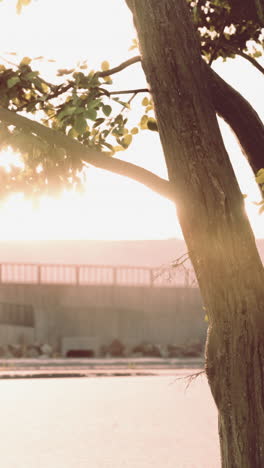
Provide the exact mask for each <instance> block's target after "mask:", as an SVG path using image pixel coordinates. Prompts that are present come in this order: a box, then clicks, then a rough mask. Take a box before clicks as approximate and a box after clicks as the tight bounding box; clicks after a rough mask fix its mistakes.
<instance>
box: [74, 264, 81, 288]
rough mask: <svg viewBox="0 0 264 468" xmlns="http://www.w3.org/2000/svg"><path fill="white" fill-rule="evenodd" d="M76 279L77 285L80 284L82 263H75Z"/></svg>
mask: <svg viewBox="0 0 264 468" xmlns="http://www.w3.org/2000/svg"><path fill="white" fill-rule="evenodd" d="M75 281H76V285H77V286H79V285H80V265H75Z"/></svg>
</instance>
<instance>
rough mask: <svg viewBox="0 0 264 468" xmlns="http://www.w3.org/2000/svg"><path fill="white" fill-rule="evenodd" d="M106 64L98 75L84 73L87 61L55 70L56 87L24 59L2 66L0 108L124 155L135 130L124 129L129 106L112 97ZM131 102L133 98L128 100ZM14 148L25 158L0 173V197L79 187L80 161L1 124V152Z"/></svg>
mask: <svg viewBox="0 0 264 468" xmlns="http://www.w3.org/2000/svg"><path fill="white" fill-rule="evenodd" d="M109 67H110V65H109V63H108V62H107V61H104V62H103V63H102V65H101V71H98V72H95V71H93V70H90V71H89V70H87V68H88V67H87V64H86V62H84V63H82V64H79V66H78V67H77V68H76V69H71V70H67V69H61V70H58V76H59V77H62V78H63V79H64V81H63V82H62V83H61V84H60V85H54V84H52V83H48V82H46V81H45V80H44V79H42V78H41V77H40V75H39V72H38V71H36V70H34V69H33V68H32V67H31V60H30V58H28V57H24V58H23V60H22V61H21V62H20V64H19V65H18V66H17V68H14V67H13V68H11V67H8V68H7V67H6V66H4V65H1V66H0V105H1V106H2V107H4V108H6V109H9V110H12V111H14V112H16V113H17V112H21V111H23V112H26V113H27V114H31V115H34V116H35V117H36V118H37V120H39V121H41V122H42V123H43V124H44V125H45V126H48V127H49V128H51V129H54V130H56V131H58V132H60V133H63V134H66V135H68V136H69V137H71V138H73V139H76V140H78V141H79V142H80V143H82V144H83V145H84V146H85V147H87V148H91V149H96V150H99V151H103V150H106V151H108V152H109V151H110V152H109V156H111V155H114V153H115V152H116V151H121V150H125V149H127V148H128V146H129V145H130V144H131V142H132V139H133V135H135V134H136V133H138V128H137V127H133V128H132V129H129V128H128V125H127V124H128V118H127V116H126V114H127V111H128V109H129V107H130V104H129V103H128V102H125V101H121V100H120V99H119V97H118V96H116V95H114V96H111V93H110V92H109V91H108V90H107V86H108V85H109V82H110V80H111V78H110V76H109V75H106V76H102V77H101V74H102V75H104V73H105V72H106V71H108V70H109ZM130 102H131V99H130ZM8 147H12V148H13V149H14V150H16V151H19V152H21V153H22V155H23V160H24V166H22V167H21V168H20V171H19V168H16V169H15V170H14V171H12V177H11V176H10V174H6V175H5V174H4V173H3V172H4V170H3V169H2V177H1V180H2V184H1V191H2V193H8V192H10V191H17V190H19V191H23V192H24V193H26V194H28V195H32V194H34V195H36V194H37V193H38V192H41V193H43V192H45V193H47V192H48V193H50V192H51V193H53V194H54V193H56V192H58V191H60V190H61V189H62V188H65V187H66V188H67V187H74V186H76V187H77V186H79V188H80V186H81V184H82V178H81V177H80V172H81V170H82V168H83V159H82V158H81V157H80V158H79V159H76V158H75V159H74V160H72V158H71V157H69V155H67V154H66V153H65V151H64V150H62V149H61V148H53V147H50V145H49V144H48V143H47V142H46V141H42V140H41V139H40V138H39V137H36V135H33V134H25V132H24V131H22V130H21V129H19V128H12V126H11V127H10V126H5V125H2V130H1V134H0V149H1V150H5V149H7V148H8ZM19 172H20V173H19Z"/></svg>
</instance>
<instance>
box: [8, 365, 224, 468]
mask: <svg viewBox="0 0 264 468" xmlns="http://www.w3.org/2000/svg"><path fill="white" fill-rule="evenodd" d="M188 372H189V373H193V372H194V371H193V370H189V371H187V370H183V369H182V370H180V371H178V375H177V376H154V377H149V376H148V377H142V376H137V377H133V376H132V377H107V378H104V377H101V378H96V377H95V378H93V377H92V378H82V379H80V378H71V379H56V378H54V379H28V380H24V379H23V380H1V381H0V392H1V399H0V414H1V425H0V453H1V467H2V468H47V467H48V468H88V467H89V468H220V461H219V447H218V438H217V416H216V408H215V405H214V403H213V400H212V397H211V394H210V391H209V388H208V385H207V382H206V379H205V377H204V376H203V375H202V376H200V377H198V378H197V379H196V380H195V381H194V382H193V383H192V384H191V385H190V386H189V388H188V389H186V383H187V382H186V380H184V379H182V378H181V377H182V376H183V374H186V373H188ZM196 372H197V370H196ZM179 377H180V379H179Z"/></svg>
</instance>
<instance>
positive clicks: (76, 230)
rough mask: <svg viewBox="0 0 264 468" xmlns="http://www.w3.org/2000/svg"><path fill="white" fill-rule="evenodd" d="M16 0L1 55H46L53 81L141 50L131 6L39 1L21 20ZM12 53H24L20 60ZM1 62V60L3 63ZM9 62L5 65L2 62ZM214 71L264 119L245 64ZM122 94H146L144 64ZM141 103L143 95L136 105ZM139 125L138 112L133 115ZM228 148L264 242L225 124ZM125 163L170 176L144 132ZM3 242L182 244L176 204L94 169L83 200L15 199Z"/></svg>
mask: <svg viewBox="0 0 264 468" xmlns="http://www.w3.org/2000/svg"><path fill="white" fill-rule="evenodd" d="M15 3H16V1H15V0H5V1H4V2H3V3H0V15H1V16H0V17H1V29H0V44H1V52H0V55H1V56H4V57H6V58H7V57H9V58H10V59H12V60H13V61H17V62H19V60H20V59H21V58H22V57H23V56H30V57H34V56H35V57H36V56H39V55H44V56H45V57H47V59H55V60H56V63H55V64H54V63H49V62H47V61H45V62H43V63H42V64H36V68H38V67H39V66H41V71H42V72H43V73H45V75H46V76H47V77H48V78H49V79H51V78H52V77H53V76H54V75H55V71H56V69H57V68H62V67H71V66H74V65H75V64H76V62H77V61H78V60H82V59H87V60H88V66H89V68H93V69H96V68H99V67H100V64H101V62H102V61H103V60H106V59H107V60H108V61H109V62H110V65H111V66H115V65H117V64H119V63H120V62H122V61H124V60H126V59H127V58H129V57H132V56H133V55H136V54H137V51H131V52H129V51H128V49H129V47H130V45H131V43H132V39H133V38H134V37H135V31H134V29H133V24H132V19H131V15H130V12H129V10H128V8H127V6H126V4H125V1H124V0H114V2H113V1H109V0H97V1H96V2H95V1H94V0H90V1H89V0H88V1H87V0H75V1H74V2H73V1H68V2H66V1H65V0H56V1H54V0H33V2H32V5H31V6H29V7H26V8H24V10H23V12H22V14H21V15H20V16H17V15H16V12H15ZM7 52H18V54H19V55H18V58H17V57H12V56H8V55H7V54H6V53H7ZM0 63H1V61H0ZM3 63H4V62H3ZM215 69H216V70H217V72H219V74H221V76H223V77H224V78H225V79H226V80H227V81H228V82H229V83H231V84H232V85H233V86H235V87H236V89H238V90H239V91H240V92H241V93H242V94H243V96H244V97H246V98H247V99H248V100H249V101H250V102H251V103H252V104H253V105H254V107H255V109H256V110H257V112H258V113H259V115H260V116H261V117H263V108H262V105H261V104H262V103H261V99H260V95H261V89H262V83H261V79H262V76H261V74H260V73H259V72H258V71H256V70H254V69H253V67H252V66H250V65H248V63H247V62H245V61H244V60H243V59H236V60H229V61H228V62H226V63H222V61H219V62H217V63H216V64H215ZM114 82H115V89H127V88H129V87H133V88H135V87H137V86H138V87H142V86H144V85H145V80H144V75H143V72H142V70H141V67H140V65H139V64H136V65H133V66H132V67H130V68H129V69H127V70H125V71H123V72H122V73H120V74H119V75H115V76H114ZM141 100H142V96H140V97H139V98H138V100H135V108H136V107H137V102H140V101H141ZM133 115H134V117H133V118H134V119H135V122H137V116H138V113H137V112H136V111H135V112H134V114H133ZM221 129H222V131H223V135H224V140H225V144H226V147H227V150H228V152H229V154H230V158H231V160H232V163H233V165H234V168H235V171H236V174H237V177H238V180H239V183H240V185H241V189H242V192H243V193H247V194H248V197H247V200H246V205H247V210H248V213H249V215H250V219H251V223H252V226H253V229H254V231H255V234H256V236H257V237H264V215H262V216H258V214H257V211H258V208H257V207H256V206H255V205H254V204H253V202H254V201H258V200H259V193H258V189H257V187H256V184H255V182H254V177H253V174H252V173H251V172H250V170H249V168H248V166H247V163H246V161H245V158H244V157H241V153H240V150H239V147H238V145H237V142H236V140H235V138H234V136H233V135H232V133H231V132H230V130H229V129H228V128H227V126H226V125H225V124H223V123H221ZM118 157H123V158H124V159H125V160H128V161H131V162H134V163H136V164H139V165H141V166H144V167H146V168H147V169H149V170H152V171H153V172H155V173H157V174H159V175H161V176H163V177H166V175H167V173H166V168H165V164H164V159H163V154H162V150H161V146H160V142H159V138H158V135H157V134H154V133H151V132H143V133H142V134H140V135H139V136H137V137H136V138H135V139H134V142H133V144H132V146H131V148H129V150H128V151H126V152H122V153H119V154H118ZM0 222H1V233H0V239H147V238H168V237H181V231H180V228H179V224H178V222H177V219H176V214H175V207H174V205H173V204H172V203H171V202H169V201H167V200H165V199H163V198H162V197H160V196H158V195H156V194H154V193H153V192H151V191H150V190H148V189H147V188H145V187H143V186H141V185H140V184H137V183H136V182H132V181H130V180H129V179H126V178H122V177H120V176H116V175H114V174H111V173H108V172H106V171H103V170H98V169H95V168H90V169H89V177H88V183H87V191H86V193H85V194H84V195H83V196H79V195H76V194H75V195H72V194H66V195H65V196H64V197H62V199H61V200H58V201H57V200H47V199H43V200H42V202H41V204H40V207H39V209H38V210H37V209H33V208H32V206H31V205H30V204H29V203H26V202H24V201H23V200H21V199H19V200H18V199H17V198H14V197H13V198H12V199H10V200H9V201H8V203H6V204H5V205H4V206H2V207H0Z"/></svg>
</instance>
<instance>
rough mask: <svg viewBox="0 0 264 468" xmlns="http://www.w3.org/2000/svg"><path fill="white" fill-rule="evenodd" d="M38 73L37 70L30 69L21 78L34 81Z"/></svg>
mask: <svg viewBox="0 0 264 468" xmlns="http://www.w3.org/2000/svg"><path fill="white" fill-rule="evenodd" d="M38 75H39V72H37V71H31V72H29V73H27V74H26V75H24V76H23V78H25V79H26V80H29V81H34V79H35V78H36V77H37V76H38Z"/></svg>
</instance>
